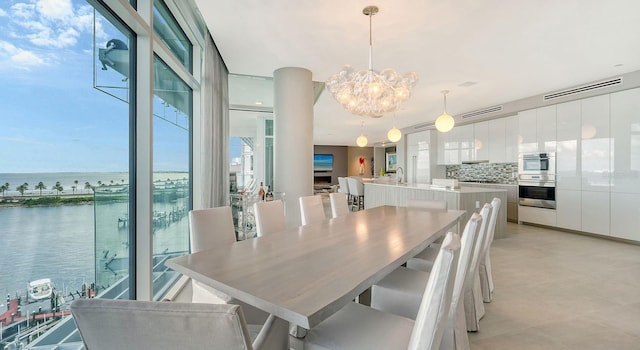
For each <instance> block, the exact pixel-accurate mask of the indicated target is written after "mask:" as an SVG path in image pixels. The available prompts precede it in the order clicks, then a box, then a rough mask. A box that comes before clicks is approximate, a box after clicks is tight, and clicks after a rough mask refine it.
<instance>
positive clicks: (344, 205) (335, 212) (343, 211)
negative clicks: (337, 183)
mask: <svg viewBox="0 0 640 350" xmlns="http://www.w3.org/2000/svg"><path fill="white" fill-rule="evenodd" d="M329 201H330V202H331V217H333V218H337V217H338V216H344V215H349V213H350V212H351V211H350V210H349V203H348V201H347V196H346V195H345V194H344V193H341V192H335V193H330V194H329Z"/></svg>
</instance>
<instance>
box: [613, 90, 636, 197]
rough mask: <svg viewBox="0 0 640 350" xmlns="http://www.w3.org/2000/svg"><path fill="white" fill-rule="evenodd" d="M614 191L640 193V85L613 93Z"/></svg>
mask: <svg viewBox="0 0 640 350" xmlns="http://www.w3.org/2000/svg"><path fill="white" fill-rule="evenodd" d="M611 140H612V142H611V145H612V146H613V149H612V153H613V159H612V163H611V175H612V178H611V186H612V187H611V192H617V193H640V88H638V89H632V90H626V91H621V92H616V93H614V94H611Z"/></svg>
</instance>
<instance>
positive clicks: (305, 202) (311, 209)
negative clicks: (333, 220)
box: [299, 195, 327, 225]
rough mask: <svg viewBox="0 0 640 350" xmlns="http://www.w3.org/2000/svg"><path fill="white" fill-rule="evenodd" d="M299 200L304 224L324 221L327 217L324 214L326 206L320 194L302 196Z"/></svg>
mask: <svg viewBox="0 0 640 350" xmlns="http://www.w3.org/2000/svg"><path fill="white" fill-rule="evenodd" d="M299 201H300V216H301V218H302V224H303V225H308V224H313V223H316V222H322V221H324V220H326V219H327V218H326V216H325V215H324V206H323V204H322V197H321V196H320V195H315V196H302V197H300V198H299Z"/></svg>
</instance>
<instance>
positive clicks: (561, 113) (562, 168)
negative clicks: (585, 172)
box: [556, 100, 582, 190]
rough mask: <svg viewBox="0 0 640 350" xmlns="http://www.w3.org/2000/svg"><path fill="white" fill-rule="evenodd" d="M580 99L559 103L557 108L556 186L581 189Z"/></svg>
mask: <svg viewBox="0 0 640 350" xmlns="http://www.w3.org/2000/svg"><path fill="white" fill-rule="evenodd" d="M581 113H582V103H581V101H579V100H578V101H572V102H567V103H561V104H559V105H558V108H557V136H556V139H557V141H556V188H558V189H567V190H580V189H581V185H580V184H581V182H582V179H581V169H582V167H581V163H582V162H581V160H582V156H581V153H580V148H581V147H580V146H581V145H580V144H581V141H582V139H581V132H580V131H581Z"/></svg>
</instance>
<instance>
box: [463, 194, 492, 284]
mask: <svg viewBox="0 0 640 350" xmlns="http://www.w3.org/2000/svg"><path fill="white" fill-rule="evenodd" d="M491 209H492V207H491V204H489V203H485V205H484V206H483V207H482V209H480V216H481V217H482V223H481V224H480V229H479V230H478V238H477V239H476V243H475V245H474V248H473V253H472V256H471V262H470V263H469V271H468V273H467V276H466V278H467V281H466V283H467V286H473V279H474V278H475V275H477V274H478V266H480V253H481V252H482V249H483V247H484V246H485V245H486V240H487V236H488V234H487V233H488V228H489V215H490V214H491Z"/></svg>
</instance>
